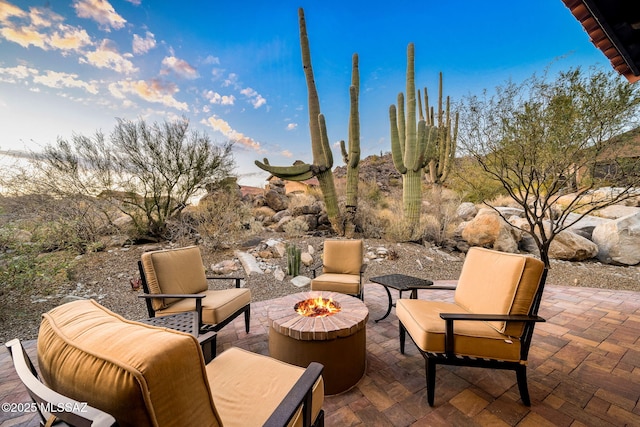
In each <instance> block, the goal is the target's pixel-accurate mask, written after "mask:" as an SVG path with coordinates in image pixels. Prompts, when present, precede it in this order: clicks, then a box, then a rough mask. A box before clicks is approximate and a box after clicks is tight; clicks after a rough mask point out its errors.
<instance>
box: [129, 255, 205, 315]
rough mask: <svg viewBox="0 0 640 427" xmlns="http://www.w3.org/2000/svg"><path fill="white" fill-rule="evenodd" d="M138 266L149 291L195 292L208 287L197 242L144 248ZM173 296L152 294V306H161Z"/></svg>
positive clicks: (161, 307)
mask: <svg viewBox="0 0 640 427" xmlns="http://www.w3.org/2000/svg"><path fill="white" fill-rule="evenodd" d="M141 261H142V268H143V269H144V275H145V278H146V280H147V284H148V285H149V292H150V293H152V294H197V293H201V292H204V291H206V290H207V289H208V285H207V278H206V274H205V270H204V265H203V264H202V256H201V255H200V249H199V248H198V247H197V246H188V247H185V248H178V249H167V250H162V251H152V252H145V253H143V254H142V256H141ZM176 301H179V300H177V299H175V298H154V299H153V300H151V303H152V304H153V309H154V310H163V309H165V308H167V307H168V306H169V305H171V304H173V303H174V302H176Z"/></svg>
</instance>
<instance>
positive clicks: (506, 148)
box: [460, 68, 640, 267]
mask: <svg viewBox="0 0 640 427" xmlns="http://www.w3.org/2000/svg"><path fill="white" fill-rule="evenodd" d="M639 105H640V90H639V87H638V86H633V85H629V84H628V83H627V82H626V81H624V79H622V78H621V77H619V76H617V75H615V74H614V73H613V72H605V71H602V70H598V69H595V68H591V69H589V70H588V71H584V70H582V69H581V68H575V69H570V70H569V71H565V72H560V73H559V74H558V75H557V76H555V78H551V76H549V74H548V72H545V73H543V74H542V75H535V74H534V75H533V76H531V77H530V78H528V79H527V80H525V81H524V82H522V83H520V84H516V83H514V82H511V81H510V82H507V83H506V84H504V85H502V86H499V87H498V88H496V92H495V94H494V95H492V96H489V95H488V94H487V93H486V92H485V93H484V94H483V96H482V97H478V96H470V97H468V98H467V99H465V101H464V103H463V114H464V115H463V117H464V122H463V125H462V126H461V131H460V136H461V141H462V145H463V146H464V148H465V150H466V152H467V153H469V154H470V155H471V156H472V157H473V158H474V159H475V161H476V162H477V164H478V165H479V166H480V167H481V168H482V169H483V170H484V171H485V172H486V174H487V175H488V176H490V177H491V179H492V180H493V181H494V182H496V183H499V184H500V185H501V186H502V187H503V189H504V191H505V192H506V193H507V194H509V196H510V197H511V198H512V199H513V200H514V201H516V203H517V204H518V205H519V206H521V207H522V208H523V209H524V211H525V218H526V219H527V221H528V223H529V225H530V227H531V230H523V231H525V232H528V233H529V234H531V236H532V237H533V238H534V240H535V241H536V244H537V246H538V248H539V250H540V253H541V257H542V260H543V261H544V262H545V265H547V267H548V266H549V260H548V247H549V245H550V244H551V241H552V240H553V239H554V238H555V236H556V235H557V234H558V233H559V232H560V231H562V230H563V229H565V228H567V227H569V226H570V225H571V224H573V223H575V221H574V220H573V219H572V221H568V217H569V214H571V213H573V212H579V213H580V215H586V214H588V213H589V212H591V211H593V210H595V209H597V208H600V207H603V206H606V205H609V204H613V203H616V202H618V201H620V200H623V199H625V198H628V197H629V196H630V190H631V189H632V188H633V187H634V186H637V185H638V184H640V182H639V181H640V177H635V178H634V177H629V176H626V175H625V174H624V170H625V168H620V170H619V171H618V172H620V173H619V174H618V175H617V176H611V175H609V176H608V178H609V179H610V182H616V183H619V184H618V185H621V186H622V189H621V191H619V192H617V193H616V194H615V195H613V196H612V197H611V198H610V199H608V200H605V201H602V200H598V201H593V199H591V198H584V197H583V196H584V195H585V194H587V193H588V192H589V191H591V189H592V188H593V186H594V185H598V182H597V180H596V179H595V178H594V174H593V173H592V171H593V170H594V168H595V166H596V164H597V163H598V161H599V160H600V159H602V158H603V156H605V155H606V154H607V153H617V152H618V147H619V144H620V143H619V142H618V140H617V139H616V138H612V137H613V136H615V135H617V134H620V133H621V131H623V130H624V129H625V128H628V127H629V126H630V125H631V124H632V122H633V120H634V119H637V112H638V106H639ZM630 169H633V168H629V167H627V168H626V170H630ZM585 172H587V174H586V176H587V177H588V178H589V179H588V180H585V179H583V178H584V177H585ZM472 179H473V177H471V176H469V177H467V182H469V184H473V183H472V182H471V180H472ZM568 186H569V189H571V190H576V191H575V192H573V193H572V194H573V197H574V202H573V203H569V204H567V205H566V206H564V207H561V208H558V207H557V206H556V203H555V200H556V199H557V197H558V196H559V195H561V194H564V193H565V192H567V189H568V188H567V187H568ZM573 186H575V187H576V188H571V187H573ZM545 224H547V225H546V226H545Z"/></svg>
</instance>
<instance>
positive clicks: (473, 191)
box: [447, 158, 506, 203]
mask: <svg viewBox="0 0 640 427" xmlns="http://www.w3.org/2000/svg"><path fill="white" fill-rule="evenodd" d="M447 186H448V187H449V188H451V189H453V190H454V191H456V192H457V193H459V194H463V195H464V197H463V199H464V200H465V201H469V202H472V203H482V202H483V201H484V200H490V199H493V198H495V197H498V196H500V195H505V194H506V192H505V190H504V188H503V187H502V185H501V184H500V182H499V181H496V180H495V179H493V178H491V176H490V175H489V174H487V173H486V172H485V171H484V170H483V169H482V168H481V167H480V166H479V165H478V164H477V163H476V162H475V161H473V159H471V158H463V159H458V160H457V161H456V167H455V168H454V169H453V173H452V174H451V176H450V177H449V180H448V181H447Z"/></svg>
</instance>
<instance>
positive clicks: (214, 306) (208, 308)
mask: <svg viewBox="0 0 640 427" xmlns="http://www.w3.org/2000/svg"><path fill="white" fill-rule="evenodd" d="M199 293H201V294H205V295H206V296H205V297H204V298H203V299H202V323H205V324H209V325H216V324H218V323H220V322H222V321H223V320H225V319H226V318H228V317H229V316H231V315H232V314H233V313H235V312H236V311H238V310H240V309H241V308H242V307H244V306H245V305H248V304H250V303H251V290H249V289H246V288H229V289H221V290H208V291H204V292H199ZM195 309H196V302H195V300H194V299H193V298H184V299H181V300H177V302H175V303H173V304H171V305H170V306H168V307H167V308H165V309H162V310H158V311H156V316H166V315H168V314H175V313H183V312H185V311H194V310H195Z"/></svg>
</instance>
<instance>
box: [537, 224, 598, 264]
mask: <svg viewBox="0 0 640 427" xmlns="http://www.w3.org/2000/svg"><path fill="white" fill-rule="evenodd" d="M597 254H598V246H597V245H596V244H595V243H593V242H592V241H590V240H589V239H585V238H584V237H582V236H579V235H578V234H576V233H574V232H572V231H569V230H563V231H561V232H560V233H558V234H557V235H556V237H555V238H554V239H553V241H552V242H551V245H550V246H549V258H552V259H560V260H565V261H584V260H586V259H590V258H593V257H595V256H596V255H597Z"/></svg>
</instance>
